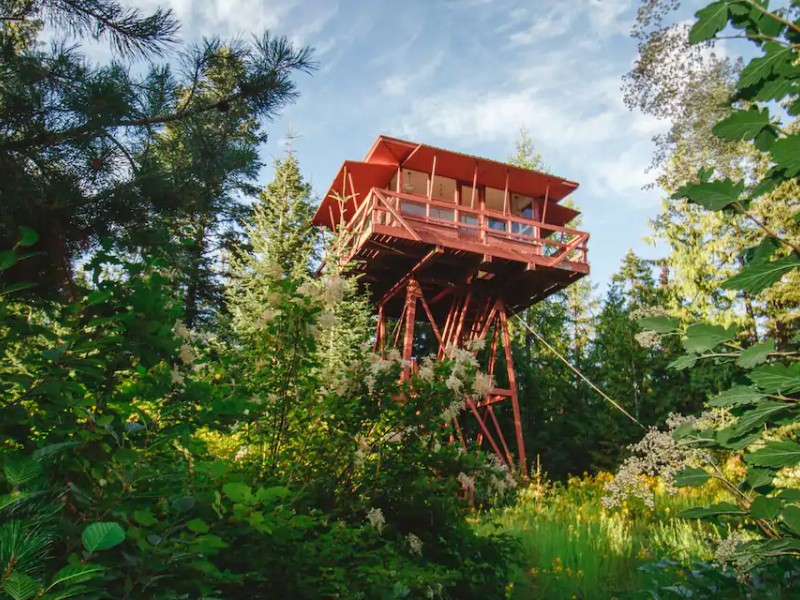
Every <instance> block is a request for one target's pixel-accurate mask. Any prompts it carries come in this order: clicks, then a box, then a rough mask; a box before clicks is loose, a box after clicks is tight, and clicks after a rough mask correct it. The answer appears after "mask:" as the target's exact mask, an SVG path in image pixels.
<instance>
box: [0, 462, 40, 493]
mask: <svg viewBox="0 0 800 600" xmlns="http://www.w3.org/2000/svg"><path fill="white" fill-rule="evenodd" d="M3 473H5V475H6V479H7V480H8V483H10V484H11V485H13V486H14V487H16V486H20V485H23V484H25V483H28V482H29V481H32V480H34V479H36V478H37V477H39V475H41V474H42V465H41V464H39V463H38V462H37V461H35V460H33V459H32V458H28V457H27V456H21V457H17V458H10V457H9V458H7V459H6V461H5V463H4V464H3Z"/></svg>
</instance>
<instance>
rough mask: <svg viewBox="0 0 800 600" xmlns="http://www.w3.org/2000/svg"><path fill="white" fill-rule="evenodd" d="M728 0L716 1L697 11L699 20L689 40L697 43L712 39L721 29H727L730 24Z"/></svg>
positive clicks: (691, 31) (693, 27) (693, 26)
mask: <svg viewBox="0 0 800 600" xmlns="http://www.w3.org/2000/svg"><path fill="white" fill-rule="evenodd" d="M729 4H730V3H729V2H727V1H722V2H714V3H713V4H709V5H708V6H706V7H705V8H703V9H701V10H698V11H697V12H696V13H695V15H694V16H695V17H697V21H696V22H695V24H694V25H692V28H691V30H690V31H689V42H690V43H692V44H697V43H699V42H705V41H706V40H710V39H711V38H713V37H714V36H715V35H717V34H718V33H719V32H720V31H722V30H723V29H725V25H727V24H728V12H729V9H728V5H729Z"/></svg>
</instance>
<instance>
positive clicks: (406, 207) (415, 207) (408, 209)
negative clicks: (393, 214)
mask: <svg viewBox="0 0 800 600" xmlns="http://www.w3.org/2000/svg"><path fill="white" fill-rule="evenodd" d="M400 210H401V211H402V212H404V213H406V214H407V215H420V216H423V217H424V216H425V205H424V204H419V203H417V202H409V201H408V200H403V201H402V202H401V203H400Z"/></svg>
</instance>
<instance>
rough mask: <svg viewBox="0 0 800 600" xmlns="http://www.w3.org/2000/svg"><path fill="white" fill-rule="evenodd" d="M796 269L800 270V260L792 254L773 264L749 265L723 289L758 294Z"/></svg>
mask: <svg viewBox="0 0 800 600" xmlns="http://www.w3.org/2000/svg"><path fill="white" fill-rule="evenodd" d="M794 269H800V258H798V257H797V256H796V255H794V254H790V255H789V256H786V257H784V258H779V259H778V260H773V261H771V262H765V263H756V264H751V265H747V266H746V267H745V268H744V269H742V270H741V271H740V272H739V273H737V274H736V275H734V276H733V277H731V278H729V279H727V280H725V281H724V282H723V283H722V287H723V288H725V289H726V290H742V291H744V292H750V293H751V294H758V293H759V292H762V291H763V290H765V289H767V288H768V287H770V286H771V285H773V284H775V283H777V282H778V281H780V280H781V278H782V277H783V276H784V275H786V273H789V272H790V271H792V270H794Z"/></svg>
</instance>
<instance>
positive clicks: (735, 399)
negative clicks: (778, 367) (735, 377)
mask: <svg viewBox="0 0 800 600" xmlns="http://www.w3.org/2000/svg"><path fill="white" fill-rule="evenodd" d="M765 395H766V394H762V393H761V392H759V391H758V390H756V389H755V388H754V387H750V386H746V385H737V386H734V387H732V388H731V389H729V390H725V391H724V392H721V393H720V394H719V395H717V396H715V397H714V398H712V399H711V400H709V401H708V405H709V406H742V405H745V404H753V403H754V402H758V401H759V400H761V399H762V398H763V397H764V396H765Z"/></svg>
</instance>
